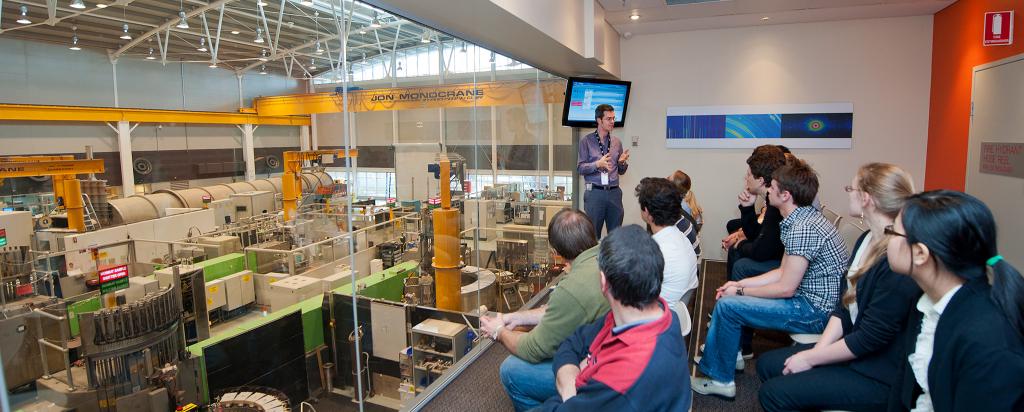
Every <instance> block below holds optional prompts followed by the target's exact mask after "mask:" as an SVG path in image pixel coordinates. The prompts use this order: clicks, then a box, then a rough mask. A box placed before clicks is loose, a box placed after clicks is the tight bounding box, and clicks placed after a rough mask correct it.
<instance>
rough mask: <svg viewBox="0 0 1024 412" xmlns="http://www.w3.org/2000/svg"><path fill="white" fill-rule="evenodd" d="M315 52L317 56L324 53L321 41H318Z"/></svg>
mask: <svg viewBox="0 0 1024 412" xmlns="http://www.w3.org/2000/svg"><path fill="white" fill-rule="evenodd" d="M313 54H315V55H317V56H319V55H322V54H324V48H323V47H321V46H320V42H316V50H314V51H313Z"/></svg>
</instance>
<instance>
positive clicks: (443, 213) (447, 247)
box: [433, 159, 462, 311]
mask: <svg viewBox="0 0 1024 412" xmlns="http://www.w3.org/2000/svg"><path fill="white" fill-rule="evenodd" d="M449 176H451V163H450V162H449V161H448V160H447V159H441V208H440V209H435V210H434V211H433V216H434V219H433V220H434V261H433V263H434V277H435V280H434V281H435V283H436V285H437V287H436V288H435V290H436V296H435V299H437V308H438V309H447V310H454V311H462V297H461V296H460V291H461V290H462V274H461V273H459V264H460V263H461V262H460V261H461V257H462V255H461V253H460V252H461V251H460V249H459V245H461V241H460V239H459V223H460V222H461V220H462V219H461V218H460V216H459V211H458V210H456V209H452V194H451V188H450V184H449V182H450V179H449Z"/></svg>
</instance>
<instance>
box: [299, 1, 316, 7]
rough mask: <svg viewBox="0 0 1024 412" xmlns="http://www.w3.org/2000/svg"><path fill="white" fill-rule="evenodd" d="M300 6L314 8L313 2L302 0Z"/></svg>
mask: <svg viewBox="0 0 1024 412" xmlns="http://www.w3.org/2000/svg"><path fill="white" fill-rule="evenodd" d="M299 4H301V5H303V6H308V7H313V0H301V1H300V2H299Z"/></svg>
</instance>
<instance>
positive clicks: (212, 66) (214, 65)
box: [206, 61, 217, 69]
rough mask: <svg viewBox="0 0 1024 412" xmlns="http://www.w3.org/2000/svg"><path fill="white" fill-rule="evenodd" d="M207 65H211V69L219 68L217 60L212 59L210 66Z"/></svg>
mask: <svg viewBox="0 0 1024 412" xmlns="http://www.w3.org/2000/svg"><path fill="white" fill-rule="evenodd" d="M206 67H209V68H211V69H216V68H217V63H216V62H212V61H211V62H210V65H209V66H206Z"/></svg>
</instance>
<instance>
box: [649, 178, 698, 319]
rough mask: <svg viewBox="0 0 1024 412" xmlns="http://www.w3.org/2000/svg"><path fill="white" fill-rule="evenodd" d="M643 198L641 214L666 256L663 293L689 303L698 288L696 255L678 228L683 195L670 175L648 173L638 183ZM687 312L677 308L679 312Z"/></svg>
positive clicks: (672, 301)
mask: <svg viewBox="0 0 1024 412" xmlns="http://www.w3.org/2000/svg"><path fill="white" fill-rule="evenodd" d="M636 196H637V200H639V202H640V218H641V219H643V221H644V222H646V223H647V227H648V230H650V232H651V237H653V238H654V241H655V242H657V243H658V248H659V249H660V250H661V255H662V256H664V259H665V276H664V279H663V280H662V283H661V297H662V298H663V299H665V300H666V301H668V303H669V305H672V309H673V310H676V309H678V308H677V307H676V304H678V303H680V302H682V304H683V305H689V304H690V301H691V300H692V299H693V292H694V291H695V290H696V289H697V255H696V254H695V253H694V252H693V245H691V244H690V241H689V240H687V239H686V236H684V235H683V233H682V232H680V231H679V229H678V228H676V226H675V223H676V222H678V221H679V220H680V219H681V213H682V210H683V209H682V207H681V206H680V205H679V204H680V202H681V201H682V196H680V194H679V190H677V189H676V186H675V185H673V184H672V182H669V181H668V179H662V178H660V177H645V178H643V179H642V180H640V184H639V185H637V187H636ZM680 313H685V312H679V311H677V312H676V314H680Z"/></svg>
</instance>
